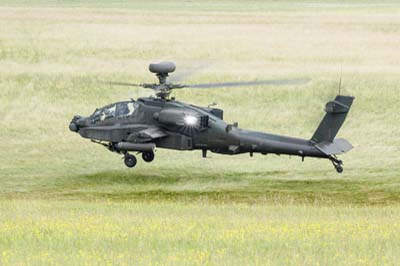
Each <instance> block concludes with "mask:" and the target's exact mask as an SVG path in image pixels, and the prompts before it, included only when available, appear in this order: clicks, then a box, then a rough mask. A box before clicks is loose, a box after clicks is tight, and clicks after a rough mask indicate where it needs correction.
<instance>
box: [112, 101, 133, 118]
mask: <svg viewBox="0 0 400 266" xmlns="http://www.w3.org/2000/svg"><path fill="white" fill-rule="evenodd" d="M133 111H135V106H134V104H133V102H122V103H118V104H117V111H116V116H129V115H131V114H133Z"/></svg>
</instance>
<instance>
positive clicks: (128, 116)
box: [70, 97, 328, 158]
mask: <svg viewBox="0 0 400 266" xmlns="http://www.w3.org/2000/svg"><path fill="white" fill-rule="evenodd" d="M129 105H131V109H132V110H129V108H127V106H129ZM121 106H124V108H125V112H122V111H121V110H120V109H121ZM107 112H108V114H107ZM71 125H72V126H71ZM71 125H70V129H71V130H72V131H76V132H78V133H79V134H80V135H81V136H82V137H84V138H88V139H91V140H94V141H100V142H106V143H108V144H107V145H108V147H109V148H110V150H112V151H117V152H126V151H124V150H123V149H124V148H125V149H129V150H127V151H139V152H146V151H148V150H149V147H157V148H166V149H175V150H202V151H203V156H204V157H205V156H206V152H207V151H211V152H214V153H221V154H230V155H234V154H240V153H250V154H251V155H253V153H262V154H268V153H273V154H289V155H297V156H301V157H306V156H311V157H324V158H326V157H328V156H327V155H326V154H324V153H323V152H321V151H320V150H318V149H317V148H316V147H315V145H314V144H315V143H313V142H312V141H311V140H306V139H298V138H291V137H285V136H279V135H273V134H266V133H262V132H256V131H250V130H244V129H240V128H238V126H237V123H234V124H228V123H226V122H225V121H224V120H223V111H222V110H221V109H216V108H209V107H200V106H195V105H191V104H186V103H183V102H179V101H175V100H166V99H160V98H152V97H149V98H139V99H138V100H137V101H133V100H132V101H129V102H118V103H114V104H111V105H108V106H106V107H103V108H101V109H97V110H96V111H95V113H94V114H92V115H91V116H89V117H80V116H76V117H75V118H74V119H73V121H72V122H71ZM121 147H122V148H121Z"/></svg>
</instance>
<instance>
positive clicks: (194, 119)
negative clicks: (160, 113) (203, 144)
mask: <svg viewBox="0 0 400 266" xmlns="http://www.w3.org/2000/svg"><path fill="white" fill-rule="evenodd" d="M184 121H185V124H186V125H188V126H194V125H196V123H197V117H195V116H192V115H188V116H185V118H184Z"/></svg>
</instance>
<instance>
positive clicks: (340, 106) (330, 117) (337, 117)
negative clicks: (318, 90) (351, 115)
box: [311, 95, 354, 143]
mask: <svg viewBox="0 0 400 266" xmlns="http://www.w3.org/2000/svg"><path fill="white" fill-rule="evenodd" d="M353 100H354V97H351V96H341V95H338V96H336V98H335V100H333V101H330V102H328V103H327V104H326V107H325V112H326V114H325V116H324V119H322V122H321V123H320V124H319V126H318V128H317V130H316V131H315V133H314V135H313V136H312V138H311V140H312V141H314V142H316V143H322V142H325V143H331V142H333V140H334V138H335V136H336V134H337V133H338V131H339V129H340V127H341V126H342V125H343V122H344V120H345V119H346V116H347V113H348V112H349V110H350V107H351V104H352V103H353Z"/></svg>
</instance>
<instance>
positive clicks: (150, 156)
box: [142, 151, 154, 163]
mask: <svg viewBox="0 0 400 266" xmlns="http://www.w3.org/2000/svg"><path fill="white" fill-rule="evenodd" d="M142 158H143V161H145V162H148V163H149V162H151V161H153V160H154V152H152V151H150V152H142Z"/></svg>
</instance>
